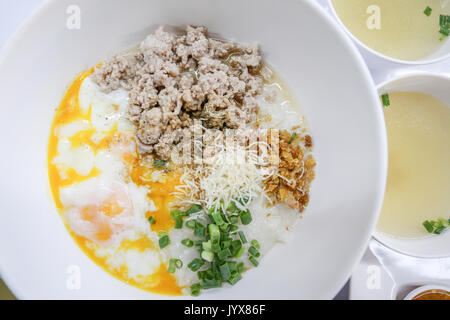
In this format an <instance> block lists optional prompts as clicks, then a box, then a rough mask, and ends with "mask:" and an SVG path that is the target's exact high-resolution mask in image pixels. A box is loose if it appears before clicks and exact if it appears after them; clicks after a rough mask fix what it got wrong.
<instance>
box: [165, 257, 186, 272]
mask: <svg viewBox="0 0 450 320" xmlns="http://www.w3.org/2000/svg"><path fill="white" fill-rule="evenodd" d="M182 266H183V261H181V260H180V259H170V260H169V268H168V269H167V272H170V273H174V272H175V271H176V269H180V268H181V267H182Z"/></svg>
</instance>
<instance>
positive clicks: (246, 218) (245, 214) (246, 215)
mask: <svg viewBox="0 0 450 320" xmlns="http://www.w3.org/2000/svg"><path fill="white" fill-rule="evenodd" d="M240 217H241V222H242V224H243V225H247V224H249V223H250V222H252V216H251V214H250V211H249V210H248V209H247V210H245V211H241V212H240Z"/></svg>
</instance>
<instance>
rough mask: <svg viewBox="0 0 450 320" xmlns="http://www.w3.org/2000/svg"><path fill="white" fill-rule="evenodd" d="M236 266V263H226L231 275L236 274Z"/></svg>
mask: <svg viewBox="0 0 450 320" xmlns="http://www.w3.org/2000/svg"><path fill="white" fill-rule="evenodd" d="M237 266H238V264H237V262H236V261H228V268H230V271H231V273H233V272H238V267H237Z"/></svg>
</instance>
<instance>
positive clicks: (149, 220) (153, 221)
mask: <svg viewBox="0 0 450 320" xmlns="http://www.w3.org/2000/svg"><path fill="white" fill-rule="evenodd" d="M147 220H148V222H150V224H155V223H156V220H155V218H153V216H150V217H148V219H147Z"/></svg>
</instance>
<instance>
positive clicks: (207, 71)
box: [93, 26, 272, 159]
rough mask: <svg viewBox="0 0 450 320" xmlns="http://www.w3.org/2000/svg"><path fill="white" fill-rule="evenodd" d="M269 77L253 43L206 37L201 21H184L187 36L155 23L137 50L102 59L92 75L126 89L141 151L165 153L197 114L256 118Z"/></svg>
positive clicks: (214, 118) (221, 122)
mask: <svg viewBox="0 0 450 320" xmlns="http://www.w3.org/2000/svg"><path fill="white" fill-rule="evenodd" d="M271 75H272V73H271V72H270V69H268V68H266V67H263V65H262V58H261V54H260V52H259V48H258V45H257V44H238V43H234V42H224V41H219V40H215V39H211V38H209V37H208V35H207V30H206V28H205V27H202V26H200V27H194V26H188V27H187V29H186V33H185V34H184V35H176V34H175V33H171V32H167V31H165V30H164V28H163V27H160V28H158V29H157V30H156V31H155V32H154V33H152V34H151V35H149V36H148V37H147V38H146V39H145V40H144V41H143V42H142V43H141V44H140V47H139V49H138V51H137V53H134V54H129V53H128V54H122V55H118V56H115V57H113V58H112V59H110V60H108V61H106V62H104V63H103V64H102V65H101V66H100V67H99V68H97V69H96V70H95V72H94V74H93V80H94V81H95V82H96V83H97V84H98V86H99V87H100V89H101V90H102V91H103V92H111V91H112V90H116V89H118V88H120V87H122V88H125V89H126V90H129V109H128V115H129V118H130V120H131V121H132V122H133V123H135V125H136V138H137V139H136V140H137V143H138V147H139V151H140V152H141V153H154V154H155V156H156V157H157V158H159V159H169V158H170V155H171V154H170V153H171V149H172V146H174V145H176V144H177V143H179V140H180V139H178V138H177V137H176V131H179V130H185V129H186V128H188V127H189V126H191V125H192V123H193V120H194V119H200V120H201V121H202V124H203V126H205V127H206V128H212V129H224V128H241V127H245V126H248V125H250V124H251V123H253V122H254V121H255V119H256V114H257V112H258V103H257V100H256V98H255V97H256V96H258V95H259V94H261V92H262V88H263V83H264V81H265V80H269V79H270V77H271Z"/></svg>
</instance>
